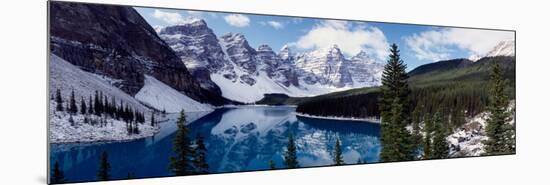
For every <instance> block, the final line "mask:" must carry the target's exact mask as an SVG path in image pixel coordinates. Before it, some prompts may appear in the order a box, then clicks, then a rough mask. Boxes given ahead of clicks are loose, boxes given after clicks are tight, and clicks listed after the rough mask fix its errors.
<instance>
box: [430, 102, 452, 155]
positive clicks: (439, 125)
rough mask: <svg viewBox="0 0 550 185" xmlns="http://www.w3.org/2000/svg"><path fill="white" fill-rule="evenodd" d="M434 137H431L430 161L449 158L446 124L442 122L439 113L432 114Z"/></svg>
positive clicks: (441, 116)
mask: <svg viewBox="0 0 550 185" xmlns="http://www.w3.org/2000/svg"><path fill="white" fill-rule="evenodd" d="M433 122H434V136H433V141H432V142H433V143H432V145H433V147H432V149H433V151H432V152H431V156H430V159H444V158H447V157H448V156H449V144H448V143H447V139H446V137H447V129H446V126H445V125H446V123H445V121H444V120H443V115H442V113H441V112H440V111H437V112H436V113H435V114H434V118H433Z"/></svg>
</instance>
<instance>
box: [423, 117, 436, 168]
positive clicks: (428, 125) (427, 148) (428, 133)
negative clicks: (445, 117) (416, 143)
mask: <svg viewBox="0 0 550 185" xmlns="http://www.w3.org/2000/svg"><path fill="white" fill-rule="evenodd" d="M433 124H434V123H433V119H432V118H431V116H430V115H429V114H427V115H425V117H424V143H423V150H424V159H429V158H430V157H431V156H432V150H433V149H432V132H433V130H434V129H433V127H434V126H433Z"/></svg>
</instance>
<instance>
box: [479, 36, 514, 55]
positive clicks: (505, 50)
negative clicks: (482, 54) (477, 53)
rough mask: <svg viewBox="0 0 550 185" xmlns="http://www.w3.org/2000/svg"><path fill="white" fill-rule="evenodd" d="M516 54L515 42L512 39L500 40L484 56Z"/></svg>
mask: <svg viewBox="0 0 550 185" xmlns="http://www.w3.org/2000/svg"><path fill="white" fill-rule="evenodd" d="M515 55H516V43H515V42H514V41H512V40H508V41H502V42H500V43H498V44H497V45H496V46H495V47H494V48H493V49H492V50H491V51H489V52H488V53H487V55H486V56H488V57H494V56H515Z"/></svg>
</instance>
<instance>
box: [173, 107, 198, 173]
mask: <svg viewBox="0 0 550 185" xmlns="http://www.w3.org/2000/svg"><path fill="white" fill-rule="evenodd" d="M186 122H187V120H186V117H185V112H184V111H183V110H181V112H180V117H179V118H178V121H177V124H178V130H177V131H176V136H175V137H174V145H173V150H174V154H175V156H173V157H170V166H169V168H170V170H171V171H172V172H173V173H174V174H175V175H178V176H180V175H189V174H192V173H193V166H192V159H193V156H192V153H193V148H192V147H191V141H190V139H189V129H188V128H187V126H186V125H185V124H186Z"/></svg>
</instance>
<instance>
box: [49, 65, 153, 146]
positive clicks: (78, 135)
mask: <svg viewBox="0 0 550 185" xmlns="http://www.w3.org/2000/svg"><path fill="white" fill-rule="evenodd" d="M110 82H112V83H114V82H116V80H114V79H110V78H105V77H102V76H101V75H97V74H92V73H88V72H84V71H82V70H81V69H80V68H78V67H76V66H74V65H72V64H70V63H69V62H67V61H65V60H63V59H61V58H59V57H58V56H56V55H51V56H50V83H49V84H50V94H52V96H53V94H55V92H56V91H57V89H59V90H60V92H61V96H62V97H63V99H65V102H66V101H67V100H68V99H69V98H68V97H69V96H70V94H71V92H72V91H74V93H75V99H76V101H77V102H80V100H81V99H82V98H83V99H84V100H85V101H86V102H87V101H88V100H89V97H93V96H94V93H95V92H96V91H100V92H102V93H103V95H105V96H106V97H111V98H114V99H115V101H116V103H117V104H118V103H120V102H122V103H124V104H125V105H128V106H129V107H131V108H132V109H133V110H136V111H138V112H143V113H145V114H146V115H149V114H150V111H151V110H150V109H149V108H147V107H145V106H143V105H142V104H141V103H140V102H138V101H137V100H136V99H134V98H133V97H132V96H130V95H128V94H126V93H124V92H122V91H121V90H120V89H118V88H116V87H114V86H112V85H111V84H110ZM109 101H111V100H109ZM56 105H57V103H56V102H55V101H54V100H53V99H50V110H49V111H50V112H49V118H50V123H49V132H50V135H49V137H50V141H51V142H53V143H63V142H94V141H122V140H131V139H137V138H142V137H148V136H152V135H154V134H155V133H156V132H157V131H158V128H157V127H152V126H149V125H147V124H142V125H140V126H139V129H140V133H139V134H131V135H129V134H128V131H127V123H126V122H123V121H121V120H117V119H113V118H111V117H107V116H97V115H93V114H86V115H83V114H75V115H70V114H69V113H68V112H65V111H56ZM88 106H89V104H88ZM79 110H80V109H79ZM71 119H72V121H70V120H71ZM85 119H86V121H84V120H85ZM71 122H72V123H71ZM86 122H87V123H86Z"/></svg>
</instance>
